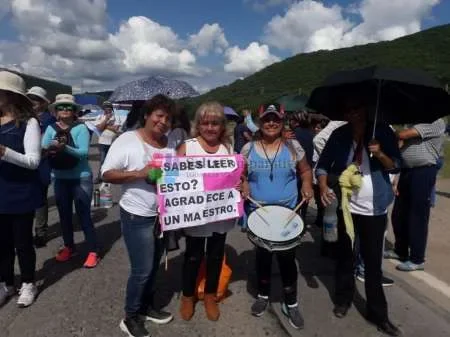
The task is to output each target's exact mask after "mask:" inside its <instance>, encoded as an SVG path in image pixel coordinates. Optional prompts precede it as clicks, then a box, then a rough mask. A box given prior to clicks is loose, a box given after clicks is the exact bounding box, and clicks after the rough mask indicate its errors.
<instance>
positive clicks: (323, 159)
mask: <svg viewBox="0 0 450 337" xmlns="http://www.w3.org/2000/svg"><path fill="white" fill-rule="evenodd" d="M335 144H336V137H335V133H332V134H331V136H330V138H329V139H328V141H327V142H326V144H325V147H324V148H323V150H322V153H321V154H320V156H319V161H318V162H317V165H316V177H317V181H318V182H319V189H320V200H321V201H322V204H323V206H325V207H326V206H328V205H329V204H331V202H332V201H333V200H334V199H335V198H336V195H335V194H334V192H333V191H331V190H330V188H329V187H328V172H329V171H330V169H331V166H332V165H333V162H334V159H333V158H334V157H333V155H334V153H335V149H334V145H335Z"/></svg>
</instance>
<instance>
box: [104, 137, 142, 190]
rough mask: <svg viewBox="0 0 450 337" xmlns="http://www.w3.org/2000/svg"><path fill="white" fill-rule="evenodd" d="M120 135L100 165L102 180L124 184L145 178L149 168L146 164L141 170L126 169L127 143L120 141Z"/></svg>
mask: <svg viewBox="0 0 450 337" xmlns="http://www.w3.org/2000/svg"><path fill="white" fill-rule="evenodd" d="M121 137H123V135H122V136H121ZM121 137H119V138H118V139H117V140H116V141H115V142H114V143H112V145H111V148H110V149H109V151H108V154H107V155H106V158H105V161H104V162H103V165H102V167H101V174H102V180H103V181H105V182H108V183H111V184H124V183H130V182H134V181H138V180H145V179H146V178H147V176H148V172H149V170H150V168H149V167H147V166H146V167H144V168H143V169H141V170H133V171H127V165H128V153H129V144H126V143H124V142H122V140H123V139H121Z"/></svg>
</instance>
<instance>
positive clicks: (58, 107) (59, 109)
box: [56, 106, 73, 111]
mask: <svg viewBox="0 0 450 337" xmlns="http://www.w3.org/2000/svg"><path fill="white" fill-rule="evenodd" d="M64 110H65V111H73V107H71V106H57V107H56V111H64Z"/></svg>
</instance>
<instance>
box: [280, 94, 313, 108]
mask: <svg viewBox="0 0 450 337" xmlns="http://www.w3.org/2000/svg"><path fill="white" fill-rule="evenodd" d="M307 101H308V96H306V95H303V94H300V95H283V96H281V97H278V98H277V99H276V101H275V102H276V103H278V104H280V105H282V106H283V107H284V111H286V112H294V111H299V110H303V109H304V108H305V106H306V102H307Z"/></svg>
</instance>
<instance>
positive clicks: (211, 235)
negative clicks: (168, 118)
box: [177, 102, 236, 321]
mask: <svg viewBox="0 0 450 337" xmlns="http://www.w3.org/2000/svg"><path fill="white" fill-rule="evenodd" d="M226 122H227V119H226V117H225V114H224V111H223V106H222V105H220V104H219V103H217V102H210V103H204V104H202V105H201V106H200V107H199V108H198V110H197V112H196V115H195V120H194V125H193V137H194V138H192V139H189V140H187V141H186V142H185V143H184V144H182V145H181V146H180V147H179V148H178V151H177V152H178V155H181V156H184V155H187V156H192V155H197V156H209V155H228V154H232V150H231V141H230V138H229V136H228V135H227V132H226ZM235 222H236V221H235V220H225V221H220V222H214V223H210V224H206V225H203V226H198V227H192V228H188V229H185V230H184V232H185V235H186V253H185V256H184V263H183V296H182V298H181V307H180V314H181V317H182V318H183V319H184V320H186V321H189V320H190V319H191V318H192V316H193V315H194V310H195V303H196V300H197V299H196V298H195V287H196V281H197V276H198V272H199V268H200V264H201V262H202V260H203V257H204V256H205V253H206V284H205V296H204V304H205V310H206V315H207V317H208V319H209V320H211V321H217V320H218V319H219V315H220V312H219V307H218V305H217V303H216V292H217V287H218V284H219V277H220V271H221V267H222V260H223V256H224V250H225V239H226V235H227V232H228V231H230V230H231V229H232V228H233V226H234V223H235ZM205 243H206V252H205Z"/></svg>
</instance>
